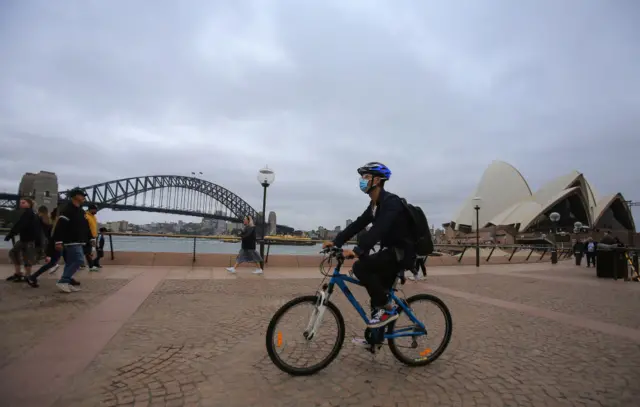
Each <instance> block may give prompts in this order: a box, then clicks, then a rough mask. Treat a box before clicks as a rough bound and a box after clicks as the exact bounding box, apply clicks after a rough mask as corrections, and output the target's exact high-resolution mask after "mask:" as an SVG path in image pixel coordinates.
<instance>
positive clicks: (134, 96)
mask: <svg viewBox="0 0 640 407" xmlns="http://www.w3.org/2000/svg"><path fill="white" fill-rule="evenodd" d="M1 4H2V5H1V6H0V7H1V8H2V11H1V12H0V60H1V61H2V62H1V63H0V95H1V97H0V142H1V143H0V191H7V192H14V191H15V190H16V189H17V185H18V182H19V180H20V177H21V176H22V174H23V173H24V172H26V171H32V172H37V171H39V170H49V171H54V172H56V173H57V174H58V177H59V179H60V184H61V188H64V187H70V186H74V185H83V186H84V185H91V184H94V183H98V182H102V181H107V180H112V179H117V178H122V177H128V176H140V175H153V174H177V175H189V174H190V173H191V172H192V171H202V172H203V173H204V177H205V178H206V179H208V180H210V181H212V182H214V183H217V184H220V185H222V186H224V187H226V188H228V189H230V190H232V191H233V192H235V193H236V194H238V195H239V196H240V197H242V198H243V199H245V200H246V201H248V202H249V203H250V204H251V205H253V206H254V208H257V209H259V207H260V206H261V198H262V197H261V195H262V192H261V188H260V186H259V185H258V182H257V180H256V174H257V170H258V169H259V168H261V167H263V166H264V165H265V164H268V165H269V166H270V167H271V168H273V169H274V170H275V171H276V182H275V183H274V185H273V186H272V187H271V188H270V189H269V198H268V209H267V210H268V211H269V210H275V211H276V212H277V215H278V223H284V224H287V225H291V226H293V227H296V228H303V229H311V228H315V227H317V226H318V225H323V226H326V227H331V228H332V227H334V226H335V225H344V221H345V219H347V218H354V219H355V217H356V216H357V215H358V214H360V212H361V211H362V210H363V208H364V206H365V205H366V203H367V197H366V196H365V195H364V194H362V193H361V192H359V190H358V181H357V174H356V171H355V170H356V168H357V167H358V166H359V165H362V164H364V163H365V162H367V161H372V160H377V161H382V162H384V163H386V164H387V165H388V166H389V167H390V168H391V169H392V171H393V177H392V180H391V182H389V183H388V189H389V190H391V191H393V192H396V193H398V194H401V195H403V196H405V197H407V198H408V199H409V200H410V201H412V202H413V203H416V204H420V205H422V206H423V208H424V209H425V210H426V212H427V213H428V215H429V217H430V219H431V223H433V224H440V223H442V222H444V221H447V220H450V218H451V217H452V216H453V215H454V214H455V212H456V211H457V209H458V207H459V206H460V204H461V203H462V201H463V200H464V199H465V198H466V197H467V196H468V195H469V194H471V193H472V191H473V189H474V187H475V185H476V184H477V182H478V180H479V179H480V177H481V175H482V172H483V171H484V169H485V168H486V167H487V166H488V165H489V164H490V162H491V161H492V160H494V159H500V160H504V161H507V162H509V163H511V164H512V165H514V166H515V167H516V168H518V169H519V170H520V171H521V172H522V173H523V175H524V176H525V178H527V180H528V181H529V183H530V185H531V188H532V189H534V190H535V189H536V188H538V187H540V186H541V185H542V184H543V183H544V182H546V181H548V180H550V179H551V178H553V177H555V176H558V175H561V174H563V173H566V172H568V171H570V170H573V169H577V170H579V171H581V172H583V173H584V174H585V175H586V177H587V179H589V181H590V182H591V183H592V184H593V185H594V186H595V188H596V189H597V190H598V191H599V192H600V193H601V194H605V193H615V192H618V191H620V192H622V193H623V194H624V195H625V197H626V198H627V199H635V200H640V182H639V181H640V175H639V171H640V164H639V162H638V158H639V153H640V136H639V135H638V132H639V129H640V114H639V112H640V47H639V46H638V39H639V38H640V24H638V21H640V4H638V2H637V1H633V0H627V1H625V0H620V1H615V2H614V1H596V0H565V1H557V0H555V1H546V0H532V1H525V0H520V1H513V0H504V1H498V0H495V1H494V0H482V1H472V0H468V1H447V2H444V1H438V2H436V1H426V0H421V1H391V0H389V1H375V0H362V1H356V0H349V1H344V0H322V1H302V0H280V1H275V0H274V1H240V0H234V1H169V0H153V1H146V2H143V1H114V0H111V1H97V0H95V1H88V0H57V1H51V0H41V1H33V0H2V1H1ZM635 214H636V218H637V219H638V216H640V213H639V211H637V210H636V211H635ZM100 217H101V220H116V219H121V218H125V219H128V220H131V221H135V222H148V221H151V220H162V219H176V217H168V216H167V215H163V214H148V213H137V212H130V213H122V212H119V213H113V212H111V213H109V212H107V211H103V212H101V213H100ZM183 219H185V220H186V219H192V218H183ZM639 221H640V219H639Z"/></svg>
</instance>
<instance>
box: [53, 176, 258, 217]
mask: <svg viewBox="0 0 640 407" xmlns="http://www.w3.org/2000/svg"><path fill="white" fill-rule="evenodd" d="M170 188H177V189H184V190H191V191H195V192H199V193H201V194H203V195H206V196H208V197H210V198H212V199H213V200H215V201H217V202H219V203H220V204H221V205H223V206H225V207H226V208H227V209H228V210H229V211H230V212H231V214H232V215H233V218H234V219H236V220H237V219H242V218H243V217H244V216H245V215H251V216H252V217H254V218H255V217H256V215H257V211H256V210H255V209H253V207H251V205H249V204H248V203H247V202H246V201H245V200H243V199H242V198H240V197H239V196H238V195H236V194H234V193H233V192H231V191H229V190H228V189H226V188H224V187H221V186H220V185H217V184H214V183H213V182H209V181H206V180H203V179H200V178H195V177H187V176H181V175H150V176H142V177H131V178H123V179H119V180H114V181H107V182H103V183H100V184H95V185H90V186H87V187H83V189H84V190H85V191H86V192H87V196H88V198H87V201H88V202H89V203H94V204H96V205H98V206H102V207H111V208H114V207H115V208H117V206H118V202H121V201H126V200H127V199H128V198H135V197H136V196H138V195H140V194H144V193H146V192H153V191H156V190H159V189H160V190H162V189H170ZM68 192H69V190H67V191H62V192H60V193H59V200H60V201H66V200H68V197H67V194H68ZM124 206H126V207H127V209H132V208H133V207H134V206H131V205H124ZM140 208H141V209H142V208H143V207H140ZM158 209H161V208H158ZM162 212H175V213H182V214H184V213H185V212H187V211H186V210H185V209H184V208H176V209H175V210H169V209H165V210H162ZM194 214H195V212H194ZM198 215H199V216H202V215H206V213H198ZM210 215H212V214H210Z"/></svg>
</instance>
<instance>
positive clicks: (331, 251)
mask: <svg viewBox="0 0 640 407" xmlns="http://www.w3.org/2000/svg"><path fill="white" fill-rule="evenodd" d="M320 254H326V255H328V256H329V257H335V258H336V259H338V260H339V261H344V260H345V259H346V257H345V256H344V254H343V250H342V248H341V247H336V246H331V247H326V248H324V249H322V250H321V251H320Z"/></svg>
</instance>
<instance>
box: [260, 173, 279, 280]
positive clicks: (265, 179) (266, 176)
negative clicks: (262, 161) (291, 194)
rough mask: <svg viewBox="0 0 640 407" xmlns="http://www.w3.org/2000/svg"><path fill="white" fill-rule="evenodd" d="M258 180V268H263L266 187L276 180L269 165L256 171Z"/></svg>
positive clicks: (265, 228)
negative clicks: (259, 198) (259, 231)
mask: <svg viewBox="0 0 640 407" xmlns="http://www.w3.org/2000/svg"><path fill="white" fill-rule="evenodd" d="M257 179H258V182H259V183H260V185H262V221H261V222H260V223H261V224H262V239H260V259H261V261H260V268H264V238H265V234H266V230H267V221H266V216H265V214H266V213H267V188H269V185H271V184H273V183H274V181H275V180H276V173H275V172H274V171H273V170H272V169H271V168H269V167H267V166H265V167H264V168H261V169H260V170H259V171H258V177H257Z"/></svg>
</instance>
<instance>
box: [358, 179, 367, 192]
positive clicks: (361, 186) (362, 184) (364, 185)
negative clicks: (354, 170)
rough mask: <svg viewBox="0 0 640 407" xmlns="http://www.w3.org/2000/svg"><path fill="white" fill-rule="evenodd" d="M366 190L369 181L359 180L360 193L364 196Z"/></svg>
mask: <svg viewBox="0 0 640 407" xmlns="http://www.w3.org/2000/svg"><path fill="white" fill-rule="evenodd" d="M368 189H369V180H368V179H364V178H360V191H362V192H364V193H365V194H366V193H367V190H368Z"/></svg>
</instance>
